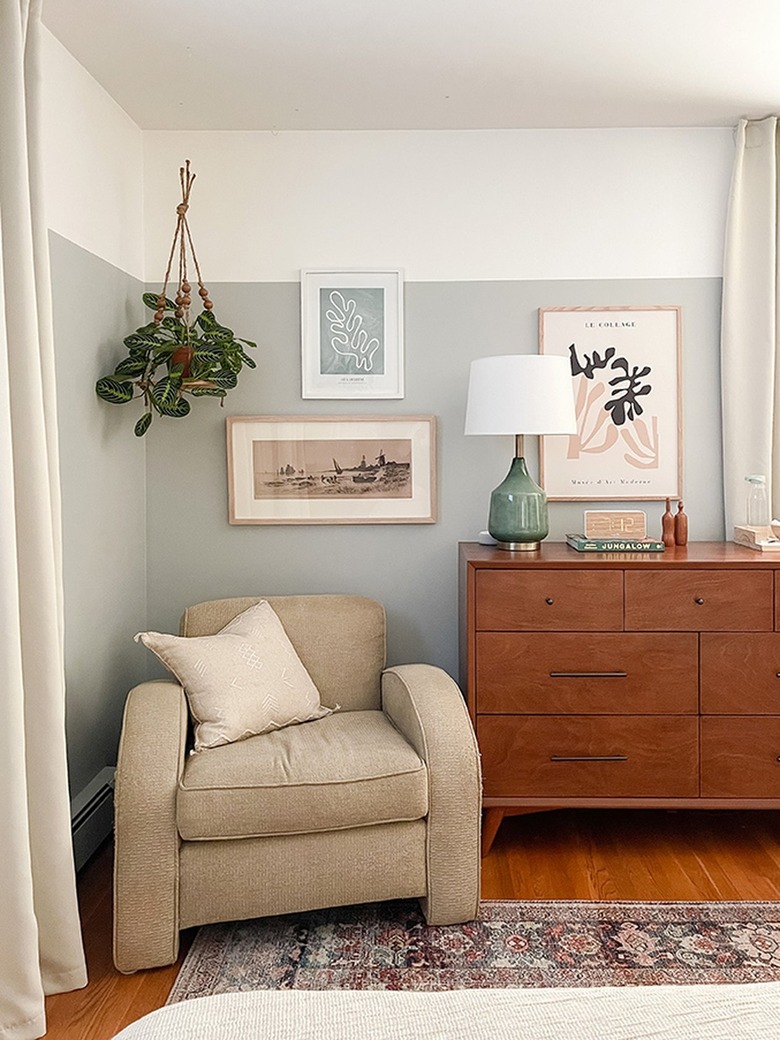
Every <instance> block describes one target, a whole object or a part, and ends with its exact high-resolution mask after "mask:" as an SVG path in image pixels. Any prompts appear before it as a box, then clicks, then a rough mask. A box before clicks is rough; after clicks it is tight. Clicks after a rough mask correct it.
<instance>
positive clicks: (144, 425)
mask: <svg viewBox="0 0 780 1040" xmlns="http://www.w3.org/2000/svg"><path fill="white" fill-rule="evenodd" d="M151 425H152V413H151V412H144V414H143V415H142V416H141V418H140V419H139V420H138V422H137V423H136V424H135V435H136V437H143V435H144V434H145V433H146V431H147V430H148V429H149V427H150V426H151Z"/></svg>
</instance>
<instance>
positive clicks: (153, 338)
mask: <svg viewBox="0 0 780 1040" xmlns="http://www.w3.org/2000/svg"><path fill="white" fill-rule="evenodd" d="M179 178H180V181H181V192H182V199H181V202H180V203H179V205H178V206H177V207H176V214H177V217H176V230H175V232H174V236H173V245H172V246H171V252H170V255H169V257H168V267H167V269H166V272H165V279H164V281H163V286H162V289H161V290H160V292H159V293H153V292H147V293H144V294H143V301H144V304H145V305H146V306H147V307H148V308H149V309H150V310H153V311H154V317H153V318H152V320H151V321H150V322H148V323H147V324H145V325H142V326H141V327H140V328H138V329H136V330H135V332H133V333H131V334H130V335H129V336H126V337H125V340H124V344H125V346H126V347H127V356H126V357H125V358H123V359H122V360H121V361H120V362H119V364H118V365H117V366H116V368H115V369H114V371H113V372H112V373H111V375H107V376H103V377H102V378H101V379H98V381H97V383H96V384H95V391H96V393H97V395H98V397H100V398H101V399H102V400H104V401H107V402H108V403H109V404H128V403H129V402H130V401H133V400H141V401H142V403H143V408H144V411H143V413H142V415H141V417H140V418H139V420H138V422H137V423H136V424H135V435H136V437H143V435H144V434H145V433H146V431H147V430H148V429H149V427H150V426H151V423H152V419H153V418H154V416H155V414H157V415H160V416H169V417H170V418H172V419H181V418H183V417H184V416H185V415H189V413H190V407H191V406H190V398H197V397H216V398H219V400H220V404H222V403H223V399H224V398H225V396H226V395H227V392H228V391H229V390H232V389H233V388H234V387H235V386H236V385H237V383H238V375H239V373H240V372H241V369H242V368H243V367H244V365H247V366H248V367H249V368H255V367H256V366H255V362H254V360H253V358H251V357H250V356H249V354H247V352H246V348H248V347H252V348H254V347H255V346H256V344H255V343H253V342H252V341H251V340H246V339H239V338H238V337H237V336H236V335H235V333H234V332H233V330H232V329H229V328H227V326H225V325H222V324H220V322H219V321H218V320H217V318H216V316H215V314H214V304H213V303H212V301H211V298H210V296H209V292H208V289H207V288H206V287H205V285H204V284H203V279H202V277H201V273H200V265H199V264H198V259H197V256H196V255H195V249H194V246H193V244H192V235H191V233H190V228H189V224H188V223H187V210H188V208H189V199H190V192H191V190H192V184H193V181H194V180H195V174H194V173H190V164H189V160H187V163H186V165H185V166H184V167H182V168H181V169H180V170H179ZM188 251H189V254H190V257H191V259H192V263H193V266H194V268H195V277H196V280H197V283H198V295H199V296H200V299H201V306H202V308H203V309H202V311H201V313H200V314H199V315H198V316H197V317H196V318H194V319H193V318H192V317H191V314H190V306H191V303H192V295H191V293H192V285H191V284H190V282H189V280H188V276H187V253H188ZM177 252H178V278H177V283H176V284H177V290H176V296H175V297H174V299H173V300H171V299H169V298H168V296H167V295H166V293H167V289H168V281H169V278H170V275H171V267H172V264H173V260H174V257H175V256H176V254H177Z"/></svg>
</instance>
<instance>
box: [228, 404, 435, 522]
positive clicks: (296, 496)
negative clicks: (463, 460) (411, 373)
mask: <svg viewBox="0 0 780 1040" xmlns="http://www.w3.org/2000/svg"><path fill="white" fill-rule="evenodd" d="M227 454H228V501H229V515H228V519H229V521H230V523H231V524H432V523H435V522H436V420H435V418H434V417H433V416H422V415H411V416H353V415H349V416H333V415H315V416H309V415H305V416H304V415H299V416H278V415H265V416H235V415H234V416H230V417H229V418H228V420H227Z"/></svg>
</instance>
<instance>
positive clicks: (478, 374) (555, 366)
mask: <svg viewBox="0 0 780 1040" xmlns="http://www.w3.org/2000/svg"><path fill="white" fill-rule="evenodd" d="M576 431H577V420H576V418H575V414H574V393H573V390H572V379H571V364H570V362H569V359H568V358H567V357H563V356H560V355H554V354H505V355H502V356H500V357H486V358H479V359H478V360H477V361H472V362H471V372H470V375H469V395H468V403H467V405H466V431H465V432H466V433H467V434H471V433H494V434H495V433H511V434H517V433H576Z"/></svg>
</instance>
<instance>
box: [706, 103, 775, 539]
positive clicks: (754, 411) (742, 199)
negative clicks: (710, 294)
mask: <svg viewBox="0 0 780 1040" xmlns="http://www.w3.org/2000/svg"><path fill="white" fill-rule="evenodd" d="M777 132H778V127H777V117H776V116H771V117H769V118H768V119H761V120H751V121H748V120H742V121H741V122H740V124H739V126H738V127H737V134H736V137H737V139H736V157H735V163H734V175H733V178H732V182H731V196H730V199H729V212H728V220H727V225H726V253H725V263H724V272H723V315H722V330H721V380H722V396H723V478H724V479H723V483H724V499H725V511H726V538H727V539H729V538H731V534H732V529H733V527H734V525H735V524H744V523H745V521H746V517H745V509H746V502H747V485H746V484H745V477H746V476H748V475H749V474H751V473H763V474H764V475H765V476H766V478H767V483H768V486H769V490H770V499H769V500H770V503H771V508H772V516H774V517H780V403H779V402H778V379H779V378H780V365H778V359H777V353H778V348H779V347H780V339H779V338H778V273H779V272H778V222H777V218H778V161H777V148H778V142H777Z"/></svg>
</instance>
